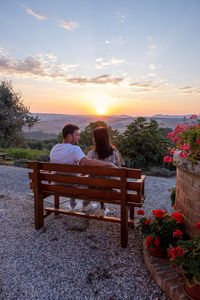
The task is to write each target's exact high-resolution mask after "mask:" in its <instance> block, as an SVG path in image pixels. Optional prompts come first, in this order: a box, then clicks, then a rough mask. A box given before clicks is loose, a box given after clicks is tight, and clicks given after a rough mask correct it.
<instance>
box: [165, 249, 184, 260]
mask: <svg viewBox="0 0 200 300" xmlns="http://www.w3.org/2000/svg"><path fill="white" fill-rule="evenodd" d="M183 254H184V250H183V249H182V248H181V247H180V246H178V247H176V248H175V247H174V248H172V249H170V250H168V255H169V256H171V257H170V259H171V260H174V259H175V258H176V257H183Z"/></svg>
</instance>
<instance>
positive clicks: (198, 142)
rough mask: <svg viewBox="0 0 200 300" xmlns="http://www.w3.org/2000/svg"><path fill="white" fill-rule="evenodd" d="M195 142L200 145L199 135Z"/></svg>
mask: <svg viewBox="0 0 200 300" xmlns="http://www.w3.org/2000/svg"><path fill="white" fill-rule="evenodd" d="M197 144H199V145H200V138H199V137H198V138H197Z"/></svg>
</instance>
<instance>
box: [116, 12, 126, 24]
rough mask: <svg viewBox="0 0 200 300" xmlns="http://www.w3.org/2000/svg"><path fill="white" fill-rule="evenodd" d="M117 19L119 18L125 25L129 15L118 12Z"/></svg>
mask: <svg viewBox="0 0 200 300" xmlns="http://www.w3.org/2000/svg"><path fill="white" fill-rule="evenodd" d="M116 15H117V17H118V18H119V20H120V22H121V23H124V22H125V21H126V19H127V15H126V14H122V13H120V12H116Z"/></svg>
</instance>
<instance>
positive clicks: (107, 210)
mask: <svg viewBox="0 0 200 300" xmlns="http://www.w3.org/2000/svg"><path fill="white" fill-rule="evenodd" d="M109 212H110V210H109V209H108V208H102V209H100V210H99V214H100V216H101V217H106V216H107V214H109Z"/></svg>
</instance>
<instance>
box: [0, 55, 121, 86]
mask: <svg viewBox="0 0 200 300" xmlns="http://www.w3.org/2000/svg"><path fill="white" fill-rule="evenodd" d="M78 66H79V65H78V64H70V65H65V64H59V63H57V57H56V56H55V55H53V54H51V53H50V54H38V55H32V56H29V57H27V58H25V59H23V60H16V59H13V58H9V57H6V56H0V75H3V76H5V74H9V75H12V76H18V77H27V78H37V79H40V80H41V79H47V80H58V81H61V82H65V83H70V84H77V85H78V84H79V85H86V84H90V85H91V84H94V85H100V84H101V85H106V84H112V85H118V84H120V83H121V82H122V81H123V80H124V78H123V77H112V76H111V75H109V74H104V75H101V76H97V77H93V78H87V77H72V76H70V75H69V74H68V71H70V70H72V69H75V68H77V67H78Z"/></svg>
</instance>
